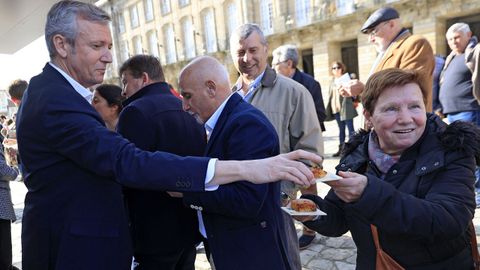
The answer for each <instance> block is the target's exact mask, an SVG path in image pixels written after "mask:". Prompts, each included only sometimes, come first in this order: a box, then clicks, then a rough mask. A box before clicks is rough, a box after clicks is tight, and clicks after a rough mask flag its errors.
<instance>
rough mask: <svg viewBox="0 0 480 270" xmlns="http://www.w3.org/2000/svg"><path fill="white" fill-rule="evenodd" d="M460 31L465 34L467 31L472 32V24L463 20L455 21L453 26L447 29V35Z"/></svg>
mask: <svg viewBox="0 0 480 270" xmlns="http://www.w3.org/2000/svg"><path fill="white" fill-rule="evenodd" d="M458 32H462V33H464V34H467V33H469V32H472V31H471V30H470V26H468V24H466V23H462V22H461V23H455V24H453V25H452V26H450V27H449V28H448V30H447V33H446V35H448V34H453V33H458Z"/></svg>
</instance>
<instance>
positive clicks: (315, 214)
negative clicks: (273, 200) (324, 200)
mask: <svg viewBox="0 0 480 270" xmlns="http://www.w3.org/2000/svg"><path fill="white" fill-rule="evenodd" d="M282 210H283V211H285V212H287V214H289V215H290V216H326V215H327V214H326V213H325V212H323V211H322V210H320V209H318V208H317V211H315V212H297V211H295V210H293V209H292V208H290V207H282Z"/></svg>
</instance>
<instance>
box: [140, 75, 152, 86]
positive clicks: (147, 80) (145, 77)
mask: <svg viewBox="0 0 480 270" xmlns="http://www.w3.org/2000/svg"><path fill="white" fill-rule="evenodd" d="M149 82H150V76H148V73H146V72H142V83H143V85H145V84H147V83H149Z"/></svg>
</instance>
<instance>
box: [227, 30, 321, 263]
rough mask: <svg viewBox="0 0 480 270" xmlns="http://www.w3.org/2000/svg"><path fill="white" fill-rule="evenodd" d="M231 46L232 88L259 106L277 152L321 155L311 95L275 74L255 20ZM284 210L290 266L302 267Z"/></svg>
mask: <svg viewBox="0 0 480 270" xmlns="http://www.w3.org/2000/svg"><path fill="white" fill-rule="evenodd" d="M230 50H231V54H232V59H233V63H234V65H235V68H236V69H237V70H238V72H239V73H240V77H239V78H238V81H237V83H236V85H235V86H234V88H233V90H234V91H237V92H238V93H239V94H240V95H241V96H242V97H243V98H244V99H245V100H246V101H247V102H249V103H251V104H252V105H254V106H255V107H257V108H258V109H260V110H261V111H262V112H263V113H264V114H265V115H266V116H267V118H268V120H270V122H271V123H272V124H273V126H274V127H275V130H276V131H277V134H278V137H279V141H280V153H285V152H289V151H292V150H294V149H303V150H306V151H309V152H313V153H317V154H319V155H323V138H322V132H321V129H320V124H319V122H318V119H317V115H316V112H315V105H314V102H313V98H312V96H311V95H310V93H309V92H308V90H307V89H306V88H305V87H304V86H302V85H301V84H299V83H297V82H295V81H294V80H292V79H290V78H287V77H285V76H283V75H279V74H276V73H275V71H274V70H273V69H272V68H270V67H269V66H268V64H267V57H268V46H267V41H266V39H265V36H264V35H263V32H262V30H260V28H259V27H258V25H256V24H244V25H242V26H240V27H239V28H237V29H236V31H235V32H234V33H233V34H232V36H231V37H230ZM282 191H283V192H285V193H286V194H288V196H289V197H290V198H295V197H296V193H297V191H298V188H296V187H295V186H294V185H290V184H288V183H287V182H285V181H283V182H282ZM283 214H284V221H285V227H286V233H287V239H288V242H287V243H284V244H285V245H286V248H287V252H288V253H289V254H287V257H288V258H289V260H290V261H289V263H290V267H291V269H292V270H297V269H301V263H300V257H299V247H298V239H297V234H296V230H295V226H294V225H293V221H292V219H291V217H290V216H288V215H287V214H286V213H283Z"/></svg>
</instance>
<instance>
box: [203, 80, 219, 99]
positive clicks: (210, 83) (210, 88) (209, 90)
mask: <svg viewBox="0 0 480 270" xmlns="http://www.w3.org/2000/svg"><path fill="white" fill-rule="evenodd" d="M205 85H206V86H207V93H208V95H209V96H210V97H214V96H215V91H216V90H217V85H216V84H215V82H214V81H212V80H208V81H206V82H205Z"/></svg>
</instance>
